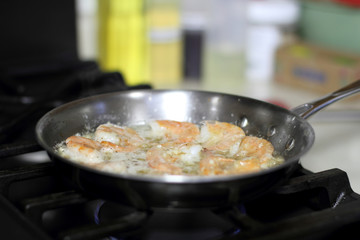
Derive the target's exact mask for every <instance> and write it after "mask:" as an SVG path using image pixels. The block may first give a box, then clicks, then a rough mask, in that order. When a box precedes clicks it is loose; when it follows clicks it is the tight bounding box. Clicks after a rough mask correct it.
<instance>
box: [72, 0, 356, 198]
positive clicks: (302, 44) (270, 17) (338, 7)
mask: <svg viewBox="0 0 360 240" xmlns="http://www.w3.org/2000/svg"><path fill="white" fill-rule="evenodd" d="M76 3H77V24H78V50H79V56H80V58H82V59H96V61H98V63H99V64H100V66H101V68H102V69H104V70H105V71H114V70H115V71H121V72H122V73H123V75H124V77H125V79H126V81H127V83H128V84H130V85H132V84H139V83H149V84H151V85H152V86H153V87H154V88H185V89H187V88H188V89H202V90H210V91H219V92H226V93H231V94H238V95H243V96H249V97H252V98H257V99H261V100H265V101H270V102H273V103H275V104H279V105H281V106H284V107H287V108H293V107H295V106H297V105H300V104H302V103H305V102H308V101H312V100H313V99H316V98H318V97H320V96H323V95H324V94H326V93H329V92H331V91H334V90H336V89H338V88H340V87H341V86H344V85H345V84H347V83H349V82H352V81H355V80H356V79H359V78H360V28H359V26H360V1H359V0H302V1H300V0H299V1H298V0H196V1H193V0H131V1H121V0H99V1H97V0H77V2H76ZM359 99H360V97H359V96H354V97H350V98H349V99H346V100H343V101H341V102H339V103H336V104H334V105H333V106H331V107H329V108H328V109H326V110H324V111H323V112H321V113H319V114H318V115H317V116H314V117H313V118H312V119H310V122H311V124H312V125H313V127H314V129H315V132H316V142H315V145H314V147H313V149H312V150H311V151H310V153H309V154H307V155H306V156H305V157H304V158H303V159H302V164H303V166H304V167H306V168H308V169H310V170H312V171H321V170H326V169H329V168H340V169H342V170H345V171H346V172H347V173H348V175H349V177H350V179H351V183H352V186H353V188H354V190H355V191H357V192H360V148H359V146H360V104H359V103H360V102H359V101H360V100H359Z"/></svg>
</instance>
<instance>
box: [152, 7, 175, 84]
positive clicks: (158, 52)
mask: <svg viewBox="0 0 360 240" xmlns="http://www.w3.org/2000/svg"><path fill="white" fill-rule="evenodd" d="M146 3H147V5H146V22H147V50H148V64H147V66H148V72H149V77H150V79H151V82H152V83H153V85H154V86H155V87H157V86H160V87H163V86H174V84H177V83H179V82H180V81H181V79H182V37H181V24H180V11H179V1H178V0H147V1H146Z"/></svg>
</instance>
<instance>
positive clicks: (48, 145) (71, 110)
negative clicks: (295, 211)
mask: <svg viewBox="0 0 360 240" xmlns="http://www.w3.org/2000/svg"><path fill="white" fill-rule="evenodd" d="M152 119H168V120H177V121H189V122H193V123H200V122H202V121H204V120H216V121H224V122H230V123H233V124H236V125H238V126H240V127H242V128H243V129H244V131H245V132H246V134H247V135H253V136H257V137H262V138H265V139H267V140H269V141H270V142H271V143H272V144H273V145H274V148H275V150H276V152H278V153H280V154H281V155H282V156H284V158H285V160H286V162H293V161H297V160H298V159H299V158H300V156H301V155H303V154H304V153H305V152H306V151H307V150H308V149H309V148H310V147H311V146H312V144H313V141H314V131H313V129H312V127H311V126H310V124H309V123H308V122H307V121H306V120H304V119H302V118H300V117H298V116H296V115H295V114H293V113H292V112H290V111H288V110H286V109H283V108H280V107H277V106H275V105H272V104H268V103H265V102H262V101H258V100H255V99H251V98H246V97H240V96H235V95H228V94H221V93H213V92H203V91H182V90H135V91H125V92H118V93H111V94H104V95H98V96H94V97H90V98H85V99H81V100H77V101H74V102H71V103H68V104H65V105H62V106H60V107H58V108H56V109H54V110H52V111H50V112H49V113H47V114H46V115H45V116H44V117H43V118H42V119H40V121H39V122H38V124H37V127H36V132H37V138H38V141H39V143H40V144H41V145H42V146H43V147H44V148H45V149H46V150H47V151H49V152H50V153H51V154H54V155H56V153H55V152H54V146H55V145H56V144H58V143H60V142H62V141H64V140H65V139H66V138H67V137H69V136H71V135H74V134H75V133H81V132H84V131H88V130H92V129H95V128H96V127H97V126H98V125H100V124H103V123H107V122H111V123H115V124H120V125H126V124H129V123H141V122H146V121H149V120H152ZM285 164H286V163H285Z"/></svg>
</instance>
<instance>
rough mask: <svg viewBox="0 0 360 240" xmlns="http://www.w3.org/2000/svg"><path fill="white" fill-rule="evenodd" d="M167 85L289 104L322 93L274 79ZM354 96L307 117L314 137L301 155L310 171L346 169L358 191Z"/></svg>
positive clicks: (359, 137) (359, 115)
mask: <svg viewBox="0 0 360 240" xmlns="http://www.w3.org/2000/svg"><path fill="white" fill-rule="evenodd" d="M155 88H157V89H159V88H166V89H174V88H178V89H195V90H206V91H216V92H224V93H230V94H236V95H241V96H246V97H251V98H256V99H260V100H264V101H272V102H276V103H280V104H282V105H284V106H286V107H288V108H290V109H291V108H293V107H296V106H298V105H300V104H303V103H306V102H310V101H312V100H315V99H317V98H319V97H322V95H321V94H317V93H312V92H308V91H304V90H302V89H295V88H293V87H289V86H284V85H280V84H277V83H273V82H246V81H227V82H224V81H219V82H203V83H199V82H195V81H192V82H191V81H185V82H184V83H180V84H178V85H176V86H174V85H172V86H155ZM359 101H360V100H359V99H358V100H356V99H354V97H349V98H346V99H343V100H341V101H339V102H336V103H334V104H333V105H331V106H329V107H328V108H326V109H324V110H323V111H321V112H319V113H317V114H316V115H314V116H313V117H311V118H310V119H309V122H310V123H311V124H312V126H313V128H314V130H315V134H316V139H315V143H314V145H313V147H312V149H311V150H310V151H309V152H308V153H307V154H306V155H305V156H304V157H303V158H302V159H301V163H302V165H303V167H305V168H306V169H308V170H311V171H313V172H319V171H323V170H327V169H331V168H339V169H341V170H344V171H346V172H347V174H348V176H349V179H350V182H351V186H352V188H353V190H354V191H355V192H358V193H360V147H359V146H360V104H359Z"/></svg>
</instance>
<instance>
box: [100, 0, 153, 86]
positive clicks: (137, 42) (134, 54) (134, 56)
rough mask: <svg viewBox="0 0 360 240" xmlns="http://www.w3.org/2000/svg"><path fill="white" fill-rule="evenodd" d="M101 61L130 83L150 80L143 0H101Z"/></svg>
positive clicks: (102, 64)
mask: <svg viewBox="0 0 360 240" xmlns="http://www.w3.org/2000/svg"><path fill="white" fill-rule="evenodd" d="M98 6H99V63H100V66H101V68H102V69H103V70H106V71H120V72H121V73H122V74H123V75H124V77H125V80H126V83H127V84H129V85H135V84H139V83H147V82H148V81H149V78H148V73H147V69H148V68H147V67H146V64H147V63H146V61H147V56H146V54H147V51H146V40H145V33H146V31H145V16H144V2H143V0H131V1H127V0H98Z"/></svg>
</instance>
